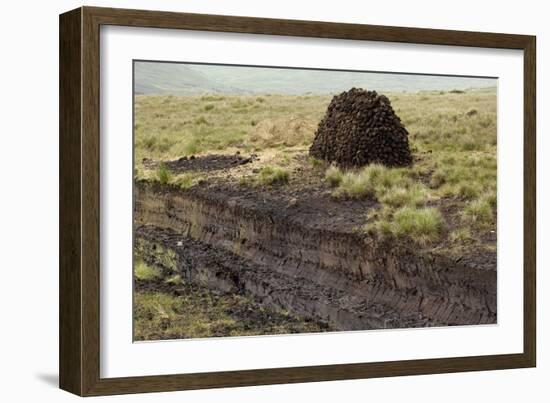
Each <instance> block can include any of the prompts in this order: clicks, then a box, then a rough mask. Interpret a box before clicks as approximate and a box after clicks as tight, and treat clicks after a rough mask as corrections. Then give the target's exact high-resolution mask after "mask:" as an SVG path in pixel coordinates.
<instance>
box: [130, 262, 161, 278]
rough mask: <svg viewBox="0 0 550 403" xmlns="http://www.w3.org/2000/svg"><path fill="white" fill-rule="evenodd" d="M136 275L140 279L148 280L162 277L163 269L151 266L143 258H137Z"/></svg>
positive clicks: (135, 264)
mask: <svg viewBox="0 0 550 403" xmlns="http://www.w3.org/2000/svg"><path fill="white" fill-rule="evenodd" d="M134 276H135V278H136V279H138V280H142V281H148V280H155V279H157V278H159V277H161V271H160V270H159V269H158V268H157V267H154V266H150V265H148V264H147V263H145V262H144V261H143V260H137V261H136V262H135V263H134Z"/></svg>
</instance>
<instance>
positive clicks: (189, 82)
mask: <svg viewBox="0 0 550 403" xmlns="http://www.w3.org/2000/svg"><path fill="white" fill-rule="evenodd" d="M134 67H135V70H134V90H135V92H136V93H137V94H173V95H186V94H197V93H203V92H214V93H216V92H235V93H238V92H239V90H238V89H231V88H229V87H227V86H225V85H223V84H220V83H218V82H217V81H216V80H215V79H211V78H210V77H207V76H206V75H204V74H203V73H201V72H200V71H198V70H194V69H192V68H190V67H189V66H188V65H185V64H180V63H151V62H136V63H135V66H134Z"/></svg>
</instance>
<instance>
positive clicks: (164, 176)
mask: <svg viewBox="0 0 550 403" xmlns="http://www.w3.org/2000/svg"><path fill="white" fill-rule="evenodd" d="M157 179H158V181H159V182H160V184H162V185H166V184H168V183H170V181H171V179H172V173H171V172H170V170H169V169H168V167H167V166H166V165H165V164H160V165H159V167H158V168H157Z"/></svg>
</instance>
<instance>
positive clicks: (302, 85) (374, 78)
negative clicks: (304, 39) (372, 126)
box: [134, 62, 497, 95]
mask: <svg viewBox="0 0 550 403" xmlns="http://www.w3.org/2000/svg"><path fill="white" fill-rule="evenodd" d="M496 83H497V80H496V79H487V78H469V77H449V76H430V75H411V74H388V73H363V72H342V71H326V70H300V69H285V68H266V67H240V66H219V65H198V64H183V63H162V62H136V64H135V83H134V85H135V91H136V93H142V94H173V95H187V94H189V95H190V94H201V93H233V94H261V93H282V94H306V93H314V94H325V93H336V92H341V91H344V90H348V89H349V88H351V87H362V88H366V89H370V90H377V91H407V92H416V91H422V90H442V91H448V90H452V89H457V90H464V89H469V88H485V87H495V86H496Z"/></svg>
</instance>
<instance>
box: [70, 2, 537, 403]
mask: <svg viewBox="0 0 550 403" xmlns="http://www.w3.org/2000/svg"><path fill="white" fill-rule="evenodd" d="M101 25H122V26H134V27H155V28H172V29H189V30H205V31H218V32H237V33H254V34H270V35H290V36H304V37H317V38H338V39H351V40H370V41H386V42H403V43H421V44H437V45H454V46H470V47H472V46H473V47H488V48H507V49H508V48H509V49H522V50H523V51H524V60H525V65H524V67H525V68H524V75H525V76H524V88H525V91H524V97H525V99H524V108H525V110H524V114H525V116H524V121H525V127H524V144H525V148H524V157H525V166H524V175H525V176H524V186H525V187H524V197H525V208H524V215H525V217H524V220H525V221H524V268H523V269H524V280H525V281H524V318H525V319H524V352H523V353H522V354H505V355H493V356H479V357H456V358H446V359H426V360H410V361H394V362H383V363H363V364H343V365H325V366H310V367H294V368H277V369H257V370H247V371H230V372H214V373H196V374H180V375H177V374H176V375H159V376H146V377H131V378H100V337H99V334H100V305H99V292H100V267H99V256H100V255H99V252H100V251H99V246H100V231H99V217H100V213H99V207H100V187H99V181H100V175H101V173H100V170H99V156H100V143H99V141H100V136H99V90H100V83H99V71H100V66H99V31H100V26H101ZM535 52H536V51H535V37H533V36H526V35H508V34H496V33H480V32H462V31H446V30H431V29H419V28H401V27H385V26H373V25H358V24H337V23H326V22H314V21H295V20H274V19H265V18H250V17H228V16H219V15H201V14H185V13H171V12H158V11H143V10H121V9H108V8H95V7H83V8H80V9H77V10H74V11H71V12H68V13H66V14H63V15H62V16H61V17H60V66H61V67H60V338H61V340H60V386H61V387H62V388H63V389H65V390H68V391H70V392H72V393H75V394H78V395H82V396H92V395H109V394H120V393H138V392H157V391H168V390H184V389H199V388H215V387H229V386H249V385H262V384H277V383H296V382H315V381H328V380H341V379H357V378H370V377H388V376H400V375H415V374H430V373H448V372H459V371H481V370H493V369H507V368H522V367H532V366H534V365H535V363H536V347H535V345H536V343H535V341H536V321H535V312H536V311H535V301H536V296H535V265H536V263H535V251H536V250H535V248H536V246H535V243H536V242H535V235H536V232H535V221H536V217H535V202H536V200H535V197H536V189H535V178H536V173H535V165H536V162H535V161H536V160H535V133H536V128H535V110H536V95H535V81H536V78H535V74H536V72H535V60H536V56H535Z"/></svg>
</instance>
